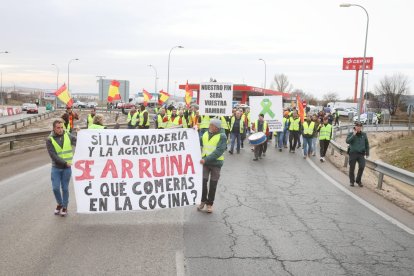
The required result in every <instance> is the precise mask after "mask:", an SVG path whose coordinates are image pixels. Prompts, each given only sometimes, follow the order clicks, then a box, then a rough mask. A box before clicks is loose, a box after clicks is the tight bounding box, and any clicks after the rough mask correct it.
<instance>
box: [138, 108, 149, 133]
mask: <svg viewBox="0 0 414 276" xmlns="http://www.w3.org/2000/svg"><path fill="white" fill-rule="evenodd" d="M149 127H150V120H149V116H148V110H147V109H146V108H145V105H143V104H141V106H140V112H139V122H138V128H139V129H149Z"/></svg>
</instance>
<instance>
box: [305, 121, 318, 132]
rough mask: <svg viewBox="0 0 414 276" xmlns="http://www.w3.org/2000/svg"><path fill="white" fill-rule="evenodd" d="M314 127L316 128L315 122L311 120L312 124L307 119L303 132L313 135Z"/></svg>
mask: <svg viewBox="0 0 414 276" xmlns="http://www.w3.org/2000/svg"><path fill="white" fill-rule="evenodd" d="M314 128H315V122H311V123H310V124H309V123H308V122H307V121H305V122H303V134H304V135H312V134H313V129H314Z"/></svg>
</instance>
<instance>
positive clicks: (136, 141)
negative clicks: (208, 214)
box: [72, 129, 203, 213]
mask: <svg viewBox="0 0 414 276" xmlns="http://www.w3.org/2000/svg"><path fill="white" fill-rule="evenodd" d="M200 160H201V152H200V142H199V137H198V133H197V132H196V131H195V130H194V129H157V130H154V129H151V130H149V129H148V130H146V129H140V130H135V131H134V130H127V129H125V130H119V129H116V130H115V129H99V130H95V129H93V130H82V131H80V132H79V133H78V141H77V145H76V151H75V155H74V158H73V165H72V177H73V182H74V187H75V195H76V203H77V211H78V212H79V213H101V212H115V211H137V210H153V209H163V208H174V207H182V206H189V205H195V204H198V203H200V201H201V187H202V170H203V167H202V165H201V164H200Z"/></svg>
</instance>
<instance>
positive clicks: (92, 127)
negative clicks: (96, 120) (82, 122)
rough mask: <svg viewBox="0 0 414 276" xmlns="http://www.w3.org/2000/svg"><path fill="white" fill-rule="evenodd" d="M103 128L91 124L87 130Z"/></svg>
mask: <svg viewBox="0 0 414 276" xmlns="http://www.w3.org/2000/svg"><path fill="white" fill-rule="evenodd" d="M103 128H105V127H104V126H101V125H97V124H91V125H89V126H88V129H103Z"/></svg>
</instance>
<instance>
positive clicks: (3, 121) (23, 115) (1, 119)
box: [0, 107, 46, 124]
mask: <svg viewBox="0 0 414 276" xmlns="http://www.w3.org/2000/svg"><path fill="white" fill-rule="evenodd" d="M45 112H46V108H45V107H39V114H43V113H45ZM34 115H36V114H27V113H26V111H23V112H22V113H20V114H16V115H12V116H3V117H0V124H6V123H9V122H12V121H15V120H20V119H24V118H28V117H31V116H34Z"/></svg>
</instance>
